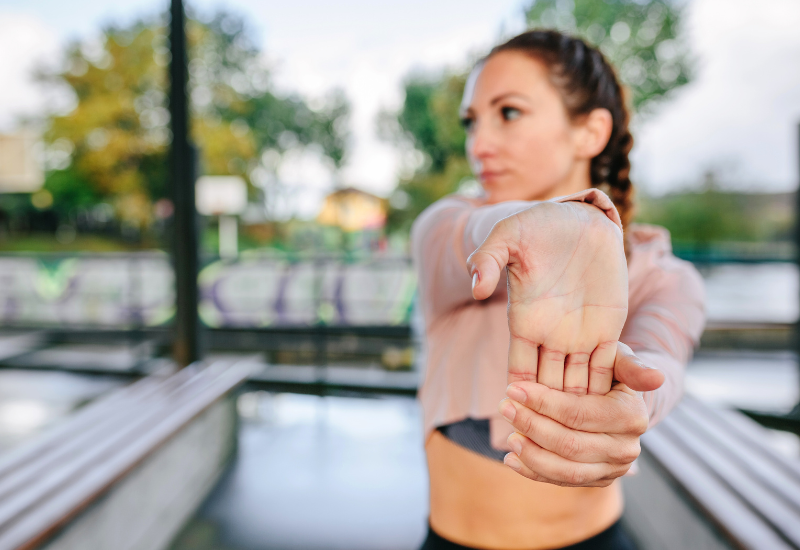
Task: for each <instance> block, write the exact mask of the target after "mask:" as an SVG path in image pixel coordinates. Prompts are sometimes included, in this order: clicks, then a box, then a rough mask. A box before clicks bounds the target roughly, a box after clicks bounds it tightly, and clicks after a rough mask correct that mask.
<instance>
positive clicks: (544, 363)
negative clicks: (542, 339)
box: [537, 346, 566, 390]
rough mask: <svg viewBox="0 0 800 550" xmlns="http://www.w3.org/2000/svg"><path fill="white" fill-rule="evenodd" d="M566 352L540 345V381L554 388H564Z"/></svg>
mask: <svg viewBox="0 0 800 550" xmlns="http://www.w3.org/2000/svg"><path fill="white" fill-rule="evenodd" d="M565 359H566V354H564V353H562V352H560V351H558V350H554V349H550V348H547V347H545V346H541V347H539V372H538V375H537V377H538V380H537V381H538V382H539V383H540V384H544V385H545V386H547V387H548V388H553V389H554V390H563V389H564V360H565Z"/></svg>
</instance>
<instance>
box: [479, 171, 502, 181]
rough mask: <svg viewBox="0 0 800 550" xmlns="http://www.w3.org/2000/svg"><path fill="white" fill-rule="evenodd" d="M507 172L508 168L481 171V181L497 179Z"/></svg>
mask: <svg viewBox="0 0 800 550" xmlns="http://www.w3.org/2000/svg"><path fill="white" fill-rule="evenodd" d="M505 174H506V170H484V171H483V172H481V173H480V178H481V181H484V182H487V181H492V180H496V179H497V178H499V177H501V176H503V175H505Z"/></svg>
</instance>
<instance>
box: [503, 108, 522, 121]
mask: <svg viewBox="0 0 800 550" xmlns="http://www.w3.org/2000/svg"><path fill="white" fill-rule="evenodd" d="M500 112H501V113H502V114H503V119H505V120H516V119H518V118H519V117H520V116H522V111H520V110H519V109H515V108H514V107H503V108H502V109H500Z"/></svg>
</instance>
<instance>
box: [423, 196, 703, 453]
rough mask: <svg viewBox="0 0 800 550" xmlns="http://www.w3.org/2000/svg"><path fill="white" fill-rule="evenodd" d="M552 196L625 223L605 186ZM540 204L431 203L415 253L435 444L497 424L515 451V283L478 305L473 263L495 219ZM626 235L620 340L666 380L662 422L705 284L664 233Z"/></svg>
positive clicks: (676, 390) (657, 400) (650, 398)
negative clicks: (504, 411)
mask: <svg viewBox="0 0 800 550" xmlns="http://www.w3.org/2000/svg"><path fill="white" fill-rule="evenodd" d="M553 200H555V201H559V202H561V201H567V200H579V201H584V202H589V203H593V204H595V205H596V206H598V207H600V208H601V209H603V210H604V211H605V212H606V214H607V215H608V216H609V218H611V219H612V221H614V222H615V223H617V224H619V216H618V214H617V212H616V210H615V209H614V208H613V205H611V202H610V200H609V199H608V197H606V196H605V195H603V194H602V193H601V192H600V191H598V190H596V189H589V190H587V191H583V192H581V193H577V194H575V195H570V196H569V197H561V198H559V199H553ZM532 204H533V203H531V202H525V201H509V202H503V203H499V204H495V205H488V206H480V205H479V204H478V203H477V201H474V200H471V199H467V198H463V197H459V196H455V195H453V196H449V197H445V198H444V199H442V200H440V201H438V202H436V203H435V204H433V205H431V206H430V207H429V208H428V209H426V210H425V211H424V212H423V213H422V214H421V215H420V216H419V218H417V220H416V222H415V223H414V226H413V228H412V231H411V240H412V254H413V257H414V263H415V266H416V270H417V275H418V277H419V293H420V303H421V307H422V313H423V318H424V321H425V345H424V353H425V360H424V364H425V377H424V382H423V384H422V386H421V388H420V391H419V398H420V401H421V403H422V408H423V422H424V428H425V439H426V440H427V438H428V435H429V434H430V432H431V431H432V430H434V429H435V428H436V427H437V426H441V425H444V424H449V423H452V422H457V421H459V420H463V419H464V418H467V417H471V418H476V419H484V418H488V419H489V420H490V427H491V439H492V445H493V446H494V447H496V448H498V449H503V450H507V447H506V443H505V441H506V438H507V437H508V435H510V433H511V432H512V431H513V429H512V428H511V425H510V424H509V423H508V422H506V421H505V420H504V419H503V418H502V417H501V416H500V415H499V413H498V412H497V406H498V403H499V402H500V400H501V399H503V398H504V397H505V389H506V373H507V364H508V341H509V332H508V321H507V317H506V305H507V304H506V300H507V297H506V284H505V281H503V280H501V282H500V284H499V285H498V289H497V291H496V292H495V293H494V295H493V296H492V297H490V298H489V299H487V300H483V301H480V302H479V301H476V300H474V299H473V298H472V286H471V279H470V277H469V274H468V272H467V268H466V260H467V257H468V256H469V255H470V254H471V253H472V252H473V251H474V250H475V249H476V248H477V247H478V246H479V245H480V243H482V242H483V240H484V239H485V238H486V236H487V235H488V234H489V231H490V230H491V228H492V226H493V225H494V224H495V222H497V221H498V220H500V219H502V218H505V217H507V216H510V215H512V214H514V213H516V212H519V211H521V210H524V209H526V208H529V207H530V206H531V205H532ZM627 237H628V242H629V244H630V255H629V259H628V276H629V277H628V285H629V300H628V319H627V321H626V323H625V327H624V329H623V331H622V336H621V337H620V340H621V341H622V342H624V343H626V344H628V345H629V346H630V347H631V349H633V351H634V353H636V355H637V356H638V357H639V358H641V359H642V360H643V361H644V362H645V364H647V365H649V366H652V367H655V368H657V369H659V370H661V371H662V372H663V373H664V374H665V375H666V381H665V382H664V385H663V386H662V387H661V388H659V389H658V390H656V391H653V392H647V393H645V395H644V399H645V402H646V403H647V406H648V408H649V411H650V425H651V426H653V425H655V424H656V423H658V422H659V421H660V420H661V419H662V418H664V416H666V414H667V413H668V412H669V411H670V410H671V409H672V407H674V406H675V404H676V403H677V402H678V401H679V400H680V397H681V394H682V392H683V372H684V368H685V366H686V363H687V362H688V361H689V359H690V358H691V355H692V350H693V348H694V346H695V345H696V344H697V342H698V340H699V338H700V335H701V333H702V331H703V327H704V325H705V312H704V303H705V297H704V289H703V281H702V279H701V278H700V275H699V274H698V272H697V270H696V269H695V268H694V267H693V266H692V265H691V264H690V263H688V262H685V261H683V260H679V259H677V258H676V257H675V256H673V255H672V250H671V245H670V238H669V233H668V232H667V231H666V230H665V229H663V228H660V227H655V226H646V225H633V226H631V227H630V228H629V229H628V235H627Z"/></svg>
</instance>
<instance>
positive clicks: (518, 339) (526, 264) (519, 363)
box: [468, 196, 628, 395]
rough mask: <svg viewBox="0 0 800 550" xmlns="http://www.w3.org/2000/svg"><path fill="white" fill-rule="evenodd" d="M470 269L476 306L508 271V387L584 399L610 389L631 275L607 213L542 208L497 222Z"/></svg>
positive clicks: (577, 207)
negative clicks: (520, 385) (539, 387)
mask: <svg viewBox="0 0 800 550" xmlns="http://www.w3.org/2000/svg"><path fill="white" fill-rule="evenodd" d="M603 199H605V200H606V201H608V199H607V197H605V196H603ZM608 202H609V203H610V201H608ZM468 266H469V268H470V272H471V273H473V282H474V284H473V295H474V297H475V298H476V299H484V298H487V297H488V296H489V295H491V293H492V292H493V291H494V289H495V287H496V286H497V284H498V282H499V278H500V270H501V269H503V268H504V267H507V271H508V322H509V329H510V332H511V342H510V347H509V357H508V381H509V383H512V382H517V381H522V380H525V381H536V382H539V383H541V384H544V385H546V386H548V387H550V388H553V389H559V390H564V391H568V392H571V393H575V394H579V395H581V394H586V393H587V392H588V393H592V394H605V393H607V392H608V391H609V390H610V389H611V384H612V379H613V374H614V359H615V355H616V352H617V340H618V339H619V335H620V332H621V331H622V327H623V325H624V323H625V319H626V317H627V311H628V276H627V265H626V261H625V253H624V248H623V241H622V232H621V230H620V228H619V226H618V225H617V224H616V223H614V221H612V220H611V219H609V216H607V215H606V214H605V213H604V212H603V210H601V209H600V208H597V207H595V206H591V205H588V204H585V203H582V202H549V201H548V202H542V203H538V204H536V205H534V206H532V207H531V208H529V209H527V210H523V211H522V212H519V213H517V214H515V215H513V216H510V217H508V218H505V219H503V220H501V221H500V222H498V223H497V224H496V225H495V226H494V228H493V229H492V231H491V233H490V234H489V236H488V237H487V238H486V240H485V241H484V242H483V244H481V246H480V247H479V248H478V249H477V250H476V251H475V252H474V253H473V254H472V255H471V256H470V258H469V260H468Z"/></svg>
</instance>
